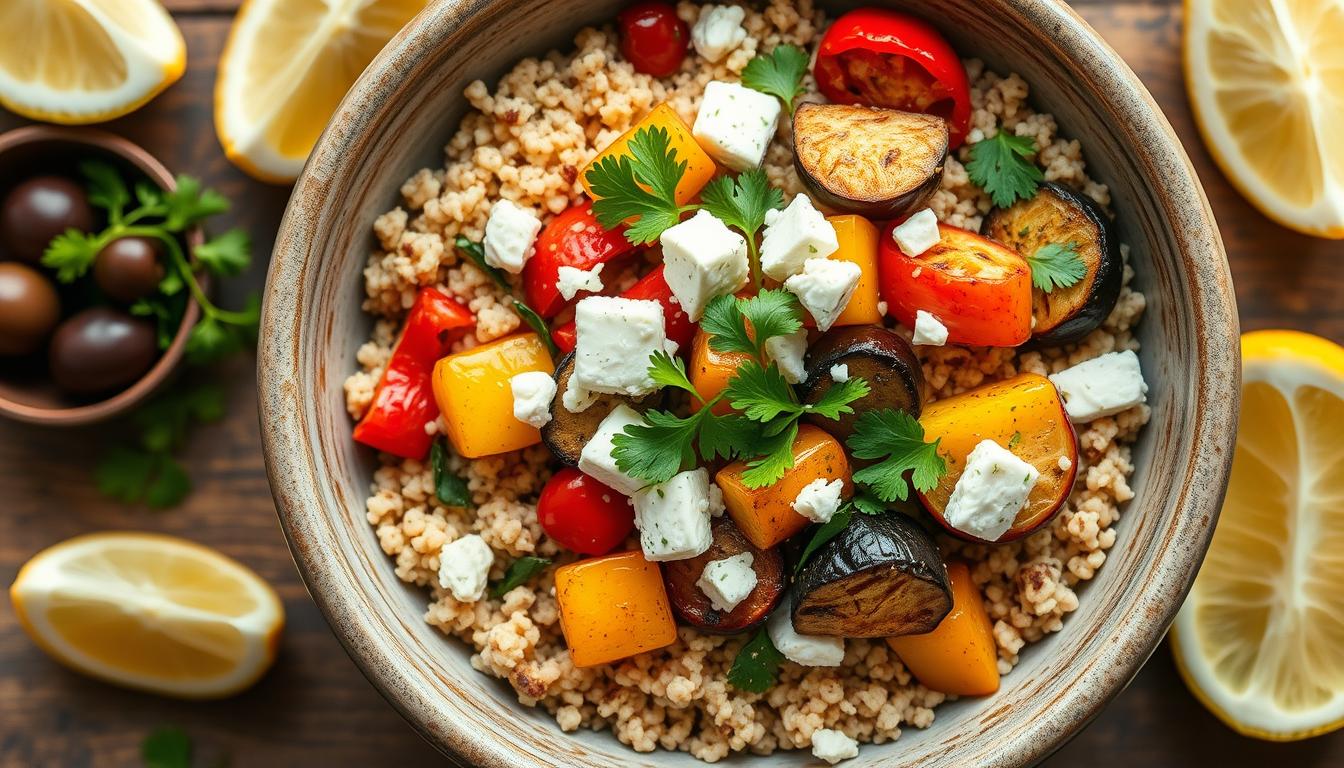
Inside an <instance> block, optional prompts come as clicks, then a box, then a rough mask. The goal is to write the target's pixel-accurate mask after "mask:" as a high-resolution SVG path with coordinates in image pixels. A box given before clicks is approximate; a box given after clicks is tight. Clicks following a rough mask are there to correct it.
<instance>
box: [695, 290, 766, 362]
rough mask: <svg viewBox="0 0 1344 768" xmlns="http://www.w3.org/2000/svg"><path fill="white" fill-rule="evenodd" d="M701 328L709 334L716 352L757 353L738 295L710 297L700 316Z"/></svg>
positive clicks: (710, 342)
mask: <svg viewBox="0 0 1344 768" xmlns="http://www.w3.org/2000/svg"><path fill="white" fill-rule="evenodd" d="M700 328H701V330H703V331H704V332H705V333H707V334H709V346H710V348H711V349H713V350H714V351H716V352H741V353H743V354H746V355H755V354H756V353H757V350H756V343H755V342H753V341H752V340H751V334H750V333H748V332H747V326H746V323H744V322H743V318H742V310H741V308H740V307H739V306H738V299H737V297H736V296H731V295H724V296H715V297H714V298H712V299H710V300H709V304H707V305H705V312H704V314H703V315H701V317H700Z"/></svg>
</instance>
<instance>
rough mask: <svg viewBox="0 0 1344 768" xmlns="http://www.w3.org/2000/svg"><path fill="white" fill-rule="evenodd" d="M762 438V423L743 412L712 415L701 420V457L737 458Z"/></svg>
mask: <svg viewBox="0 0 1344 768" xmlns="http://www.w3.org/2000/svg"><path fill="white" fill-rule="evenodd" d="M704 407H705V409H708V408H709V407H710V406H709V405H708V404H706V405H705V406H704ZM760 439H761V425H760V424H759V423H757V422H754V421H752V420H751V419H748V418H747V417H745V416H743V415H741V414H737V413H729V414H724V415H722V416H714V415H711V416H708V417H706V418H705V419H704V420H703V421H702V422H700V440H699V443H700V458H702V459H704V460H705V461H714V460H715V459H716V458H724V459H733V458H737V457H740V456H743V455H745V454H746V452H747V446H752V445H756V444H757V442H758V441H759V440H760Z"/></svg>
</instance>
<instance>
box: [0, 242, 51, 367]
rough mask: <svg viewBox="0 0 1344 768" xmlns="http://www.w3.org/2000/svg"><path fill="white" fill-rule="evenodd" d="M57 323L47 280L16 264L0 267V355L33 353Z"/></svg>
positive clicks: (35, 271)
mask: <svg viewBox="0 0 1344 768" xmlns="http://www.w3.org/2000/svg"><path fill="white" fill-rule="evenodd" d="M60 319H61V300H60V299H59V298H58V297H57V296H56V287H55V286H53V285H52V284H51V281H50V280H48V279H47V278H46V277H44V276H43V275H42V273H41V272H38V271H37V270H35V269H33V268H32V267H27V266H24V265H23V264H19V263H17V262H12V261H10V262H5V263H3V264H0V355H26V354H29V353H30V352H36V351H37V349H38V347H40V346H42V342H44V341H46V339H47V336H48V335H50V334H51V329H52V328H55V327H56V323H57V322H59V321H60Z"/></svg>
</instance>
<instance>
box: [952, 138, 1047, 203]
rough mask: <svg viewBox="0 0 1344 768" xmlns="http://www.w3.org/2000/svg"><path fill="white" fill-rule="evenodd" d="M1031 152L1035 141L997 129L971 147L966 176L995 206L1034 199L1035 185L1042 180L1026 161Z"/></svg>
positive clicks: (1038, 170) (1043, 176)
mask: <svg viewBox="0 0 1344 768" xmlns="http://www.w3.org/2000/svg"><path fill="white" fill-rule="evenodd" d="M1035 152H1036V140H1035V139H1033V138H1032V137H1030V136H1014V135H1012V134H1010V133H1008V132H1007V131H1005V130H1000V131H999V132H998V133H996V134H994V137H993V138H989V139H982V140H980V141H977V142H976V143H974V144H972V145H971V147H970V154H971V157H970V160H969V161H968V162H967V163H966V173H967V174H968V175H969V176H970V177H971V182H972V183H974V184H975V185H976V186H978V187H980V188H981V189H983V190H985V192H986V193H988V194H989V197H990V199H992V200H993V201H994V204H995V205H997V206H999V207H1000V208H1007V207H1008V206H1010V205H1012V204H1013V203H1015V202H1017V201H1018V200H1030V199H1031V198H1033V197H1035V196H1036V188H1037V185H1039V184H1040V183H1041V181H1043V180H1044V179H1045V175H1044V174H1043V173H1042V172H1041V169H1040V167H1038V166H1037V165H1036V164H1035V163H1034V162H1032V161H1031V160H1030V156H1031V155H1032V154H1034V153H1035Z"/></svg>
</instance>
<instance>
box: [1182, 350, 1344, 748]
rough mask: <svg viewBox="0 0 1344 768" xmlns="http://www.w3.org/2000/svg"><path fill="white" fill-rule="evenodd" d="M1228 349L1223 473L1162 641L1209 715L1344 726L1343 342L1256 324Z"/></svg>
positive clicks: (1305, 729) (1271, 724)
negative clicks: (1201, 547)
mask: <svg viewBox="0 0 1344 768" xmlns="http://www.w3.org/2000/svg"><path fill="white" fill-rule="evenodd" d="M1241 349H1242V359H1243V370H1242V403H1241V426H1240V428H1239V429H1238V430H1237V448H1236V453H1235V456H1234V458H1233V461H1232V478H1231V481H1230V482H1229V484H1228V488H1227V499H1226V501H1224V502H1223V512H1222V516H1221V518H1220V519H1219V521H1218V528H1217V530H1216V531H1215V533H1214V536H1213V543H1212V545H1211V546H1210V548H1209V554H1208V556H1207V557H1206V558H1205V560H1204V565H1203V567H1202V568H1201V569H1200V572H1199V577H1198V578H1197V579H1195V584H1194V586H1193V587H1192V588H1191V590H1190V596H1189V597H1188V598H1187V599H1186V601H1185V605H1184V606H1182V607H1181V610H1180V613H1179V614H1177V617H1176V623H1175V625H1174V627H1173V630H1172V647H1173V650H1174V652H1175V656H1176V664H1177V667H1178V668H1179V669H1180V672H1181V676H1182V677H1184V678H1185V681H1186V684H1187V685H1189V686H1190V689H1191V690H1192V691H1193V692H1194V693H1195V695H1196V696H1197V697H1198V698H1199V699H1200V701H1202V702H1203V703H1204V705H1205V706H1206V707H1208V708H1209V709H1210V710H1211V711H1212V712H1213V713H1214V714H1215V715H1217V716H1218V717H1219V718H1220V719H1221V720H1223V722H1225V723H1227V724H1228V725H1229V726H1231V727H1232V728H1233V729H1235V730H1236V731H1238V732H1239V733H1241V734H1243V735H1246V736H1254V737H1256V738H1261V739H1271V740H1275V741H1287V740H1292V739H1301V738H1306V737H1308V736H1315V735H1318V734H1321V733H1325V732H1327V731H1331V730H1334V729H1336V728H1339V727H1340V726H1341V725H1344V619H1342V618H1341V617H1344V347H1340V346H1338V345H1336V344H1333V343H1331V342H1329V341H1326V340H1325V339H1321V338H1318V337H1316V336H1311V335H1309V334H1305V333H1298V332H1296V331H1258V332H1255V333H1249V334H1246V335H1245V336H1243V337H1242V341H1241Z"/></svg>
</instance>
